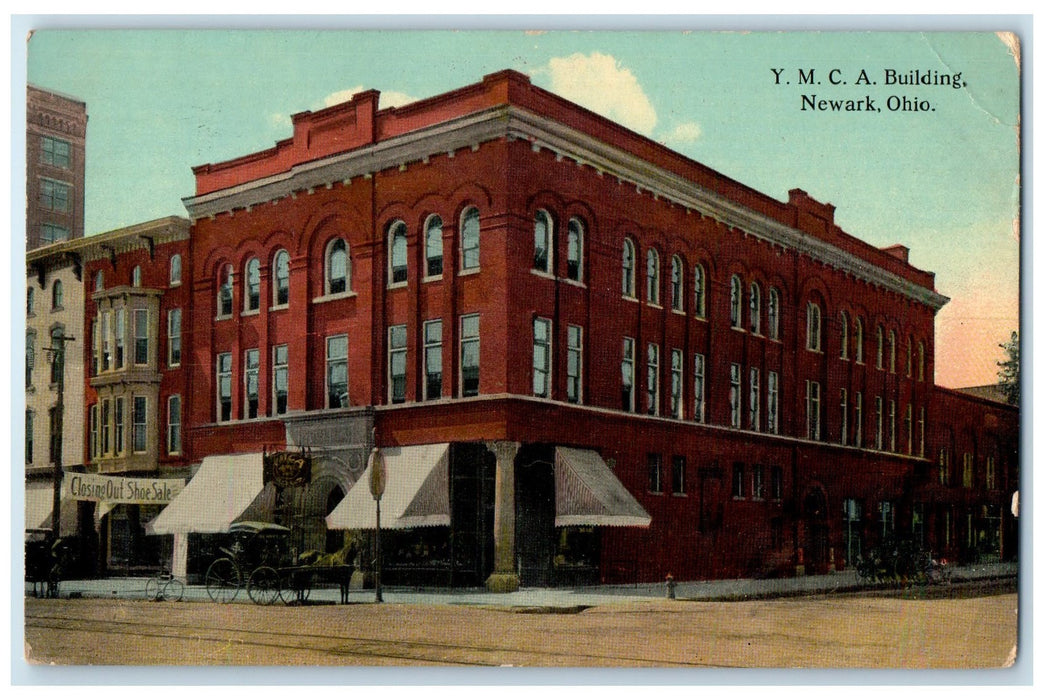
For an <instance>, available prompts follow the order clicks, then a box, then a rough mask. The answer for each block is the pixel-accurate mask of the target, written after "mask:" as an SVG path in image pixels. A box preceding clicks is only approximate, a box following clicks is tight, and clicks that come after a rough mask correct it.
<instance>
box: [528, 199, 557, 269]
mask: <svg viewBox="0 0 1044 700" xmlns="http://www.w3.org/2000/svg"><path fill="white" fill-rule="evenodd" d="M551 241H552V231H551V215H550V214H548V213H547V212H546V211H544V210H543V209H538V210H537V213H536V216H534V217H533V269H534V270H538V271H540V272H551V271H552V270H553V269H554V260H553V259H552V255H553V253H552V251H553V246H552V243H551Z"/></svg>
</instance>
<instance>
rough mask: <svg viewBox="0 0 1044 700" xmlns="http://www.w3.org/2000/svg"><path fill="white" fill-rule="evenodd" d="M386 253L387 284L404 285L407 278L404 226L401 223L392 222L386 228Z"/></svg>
mask: <svg viewBox="0 0 1044 700" xmlns="http://www.w3.org/2000/svg"><path fill="white" fill-rule="evenodd" d="M388 251H389V254H388V284H405V282H406V279H407V276H408V275H407V271H408V268H407V263H406V224H405V223H403V222H402V221H395V222H392V225H391V226H390V227H389V228H388Z"/></svg>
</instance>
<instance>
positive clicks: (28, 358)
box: [25, 326, 68, 389]
mask: <svg viewBox="0 0 1044 700" xmlns="http://www.w3.org/2000/svg"><path fill="white" fill-rule="evenodd" d="M50 341H51V345H50V347H49V348H45V349H46V350H47V351H48V352H47V361H48V363H49V365H50V383H51V384H52V385H55V384H57V383H58V380H59V379H60V378H61V376H62V373H63V371H64V369H65V365H64V362H63V358H62V356H61V355H60V354H59V352H57V351H58V350H59V348H61V349H64V348H65V344H66V343H67V342H68V338H67V337H66V335H65V328H64V327H62V326H55V327H54V328H52V329H51V334H50ZM35 368H36V331H34V330H28V331H26V332H25V387H26V388H27V389H28V388H30V387H31V386H32V385H33V370H34V369H35Z"/></svg>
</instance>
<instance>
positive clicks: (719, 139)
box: [15, 29, 1020, 387]
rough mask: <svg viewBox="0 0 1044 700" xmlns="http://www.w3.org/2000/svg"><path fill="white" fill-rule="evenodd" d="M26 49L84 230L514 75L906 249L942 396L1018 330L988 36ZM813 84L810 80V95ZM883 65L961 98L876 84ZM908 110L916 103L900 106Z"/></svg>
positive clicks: (1006, 152)
mask: <svg viewBox="0 0 1044 700" xmlns="http://www.w3.org/2000/svg"><path fill="white" fill-rule="evenodd" d="M16 48H17V47H16ZM26 52H27V58H26V71H27V77H28V80H29V82H31V83H33V84H34V85H38V86H40V87H43V88H46V89H50V90H56V91H59V92H62V93H66V94H69V95H72V96H75V97H77V98H79V99H81V100H83V101H85V102H86V103H87V111H88V114H89V123H88V129H87V185H86V205H85V208H86V211H85V220H86V231H87V235H91V234H96V233H102V232H105V231H110V230H113V229H116V228H120V227H123V226H127V225H130V224H134V223H139V222H142V221H147V220H150V219H155V218H158V217H162V216H167V215H180V216H185V215H186V212H185V209H184V206H183V205H182V201H181V200H182V198H183V197H187V196H191V195H192V194H193V193H194V180H193V176H192V171H191V168H192V167H193V166H195V165H200V164H204V163H213V162H219V161H222V160H227V159H230V158H234V157H237V156H241V155H245V154H248V153H252V152H255V151H258V150H262V149H265V148H269V147H271V146H272V145H273V144H274V143H275V142H276V141H279V140H282V139H285V138H288V137H290V136H291V134H292V127H291V122H290V115H291V114H294V113H297V112H301V111H304V110H316V109H320V108H322V107H325V106H328V105H330V104H335V103H337V102H339V101H343V100H345V99H347V98H348V97H349V96H350V95H351V94H353V93H354V92H357V91H359V90H363V89H371V88H373V89H377V90H380V91H381V102H380V104H381V106H382V107H388V106H396V105H400V104H405V103H407V102H409V101H412V100H415V99H419V98H424V97H428V96H431V95H436V94H439V93H442V92H446V91H448V90H452V89H455V88H458V87H461V86H464V85H467V84H470V83H474V82H477V81H479V80H481V78H482V76H483V75H486V74H488V73H492V72H495V71H498V70H502V69H505V68H512V69H515V70H518V71H521V72H523V73H526V74H528V75H529V76H530V77H531V79H532V81H533V82H534V84H536V85H538V86H540V87H543V88H546V89H548V90H551V91H552V92H555V93H557V94H559V95H561V96H563V97H566V98H567V99H570V100H573V101H575V102H578V103H579V104H581V105H583V106H585V107H587V108H589V109H591V110H593V111H596V112H599V113H601V114H603V115H605V116H606V117H609V118H610V119H613V120H616V121H618V122H620V123H622V124H623V125H625V126H627V127H629V128H631V129H633V130H635V131H637V132H638V133H640V134H642V135H644V136H647V137H649V138H651V139H653V140H655V141H659V142H661V143H663V144H665V145H667V146H668V147H670V148H672V149H674V150H676V151H678V152H680V153H682V154H684V155H686V156H688V157H690V158H693V159H695V160H697V161H700V162H702V163H704V164H705V165H708V166H710V167H712V168H714V169H716V170H718V171H719V172H721V173H723V174H725V175H727V176H729V177H732V178H734V179H736V180H738V181H740V182H742V183H744V184H746V185H749V186H751V187H753V188H755V189H757V190H760V191H762V192H764V193H766V194H768V195H769V196H772V197H774V198H776V199H779V200H782V201H786V199H787V192H788V190H790V189H792V188H801V189H803V190H805V191H807V192H808V193H809V194H810V195H811V196H812V197H814V198H816V199H818V200H820V201H824V202H829V203H831V204H833V205H835V207H836V214H835V220H836V222H837V223H838V225H840V226H841V227H842V228H843V229H844V230H845V231H847V232H848V233H850V234H852V235H854V236H856V237H858V238H861V239H863V240H865V241H867V242H869V243H870V244H872V245H875V246H879V247H880V246H888V245H892V244H902V245H904V246H907V247H908V248H910V262H911V264H912V265H914V266H915V267H918V268H920V269H923V270H929V271H933V272H935V273H936V289H937V290H938V291H939V292H940V293H942V294H944V295H945V296H947V297H950V299H951V301H950V302H949V303H948V304H947V305H946V306H944V307H943V309H942V310H941V311H940V312H939V314H938V315H937V318H936V382H937V383H939V384H941V385H943V386H951V387H961V386H975V385H982V384H991V383H994V382H995V381H996V374H997V366H996V363H997V361H998V360H999V359H1001V357H1002V355H1003V352H1002V351H1001V350H1000V348H999V347H998V346H999V343H1001V342H1003V341H1005V340H1007V339H1008V337H1009V336H1010V334H1011V331H1012V330H1015V329H1017V328H1018V323H1019V318H1018V313H1019V307H1018V301H1019V249H1020V243H1019V236H1020V233H1019V185H1020V182H1019V157H1020V155H1019V140H1020V132H1019V128H1020V121H1019V114H1020V111H1019V109H1020V104H1019V95H1020V84H1019V80H1020V78H1019V74H1020V65H1019V63H1020V59H1019V56H1020V54H1019V51H1018V49H1017V48H1016V47H1014V46H1013V44H1012V41H1011V40H1010V39H1006V38H1005V37H1003V36H999V35H996V34H993V33H988V32H982V33H975V32H961V33H913V32H887V33H885V32H877V33H874V32H818V33H800V32H744V31H732V32H707V31H655V32H649V31H646V32H621V31H614V32H605V31H549V32H526V31H522V30H510V31H434V32H424V31H420V32H406V31H362V32H359V31H357V32H351V31H334V30H317V31H307V30H294V31H289V30H281V31H276V30H270V31H227V30H161V29H151V30H137V31H131V30H87V31H84V30H72V29H68V30H65V29H42V30H39V31H36V32H34V33H33V34H32V36H31V38H29V39H28V41H27V44H26ZM773 69H775V70H776V71H778V72H774V70H773ZM835 69H836V71H837V72H834V73H831V71H832V70H835ZM809 70H814V71H815V72H814V78H813V80H814V81H818V83H819V84H815V83H813V84H800V79H801V77H802V73H801V72H803V73H804V75H806V76H807V75H808V71H809ZM888 70H892V71H894V74H895V75H898V76H903V77H911V75H910V74H911V72H913V71H917V72H918V73H917V74H915V75H914V76H913V77H917V76H918V75H928V76H929V77H930V78H932V81H933V82H937V80H936V78H938V77H939V76H941V75H945V76H947V77H948V78H952V77H953V76H954V75H956V74H957V73H960V81H961V83H962V86H961V87H960V88H959V89H957V88H953V87H951V86H939V85H898V84H892V85H888V84H886V83H887V78H888V73H887V71H888ZM861 71H865V74H861ZM864 75H865V77H863V76H864ZM831 78H833V79H834V80H835V81H836V82H837V83H838V84H832V82H831ZM861 78H862V79H861ZM788 83H789V84H788ZM804 96H808V98H809V99H803V97H804ZM812 96H815V97H814V98H813V97H812ZM890 97H891V98H892V101H891V102H889V98H890ZM904 97H905V98H906V100H907V102H906V103H905V104H907V105H911V104H912V105H914V106H917V107H919V109H916V110H913V109H906V110H904V109H901V108H900V109H897V110H895V111H893V110H892V109H890V107H891V106H899V107H902V105H903V104H904V103H903V101H902V98H904ZM819 100H827V101H828V102H829V101H831V100H833V101H835V102H836V103H838V104H839V105H840V106H841V107H842V108H845V107H846V106H851V107H852V108H853V109H854V108H857V107H860V106H862V107H866V106H868V105H867V102H869V103H870V104H871V105H872V106H873V107H875V108H876V109H877V110H879V111H864V110H860V111H841V112H834V111H820V109H818V108H816V109H813V108H812V107H811V106H810V101H811V102H812V103H818V101H819ZM846 100H849V101H851V102H850V104H848V103H846V102H845V101H846ZM802 106H804V107H805V108H804V109H802ZM15 131H16V132H17V129H16V130H15Z"/></svg>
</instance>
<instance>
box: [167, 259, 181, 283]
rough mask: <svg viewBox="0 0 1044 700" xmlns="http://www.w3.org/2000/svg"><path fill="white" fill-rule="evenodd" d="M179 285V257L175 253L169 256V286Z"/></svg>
mask: <svg viewBox="0 0 1044 700" xmlns="http://www.w3.org/2000/svg"><path fill="white" fill-rule="evenodd" d="M179 284H181V255H180V254H179V253H175V254H174V255H172V256H170V286H171V287H174V286H177V285H179Z"/></svg>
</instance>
